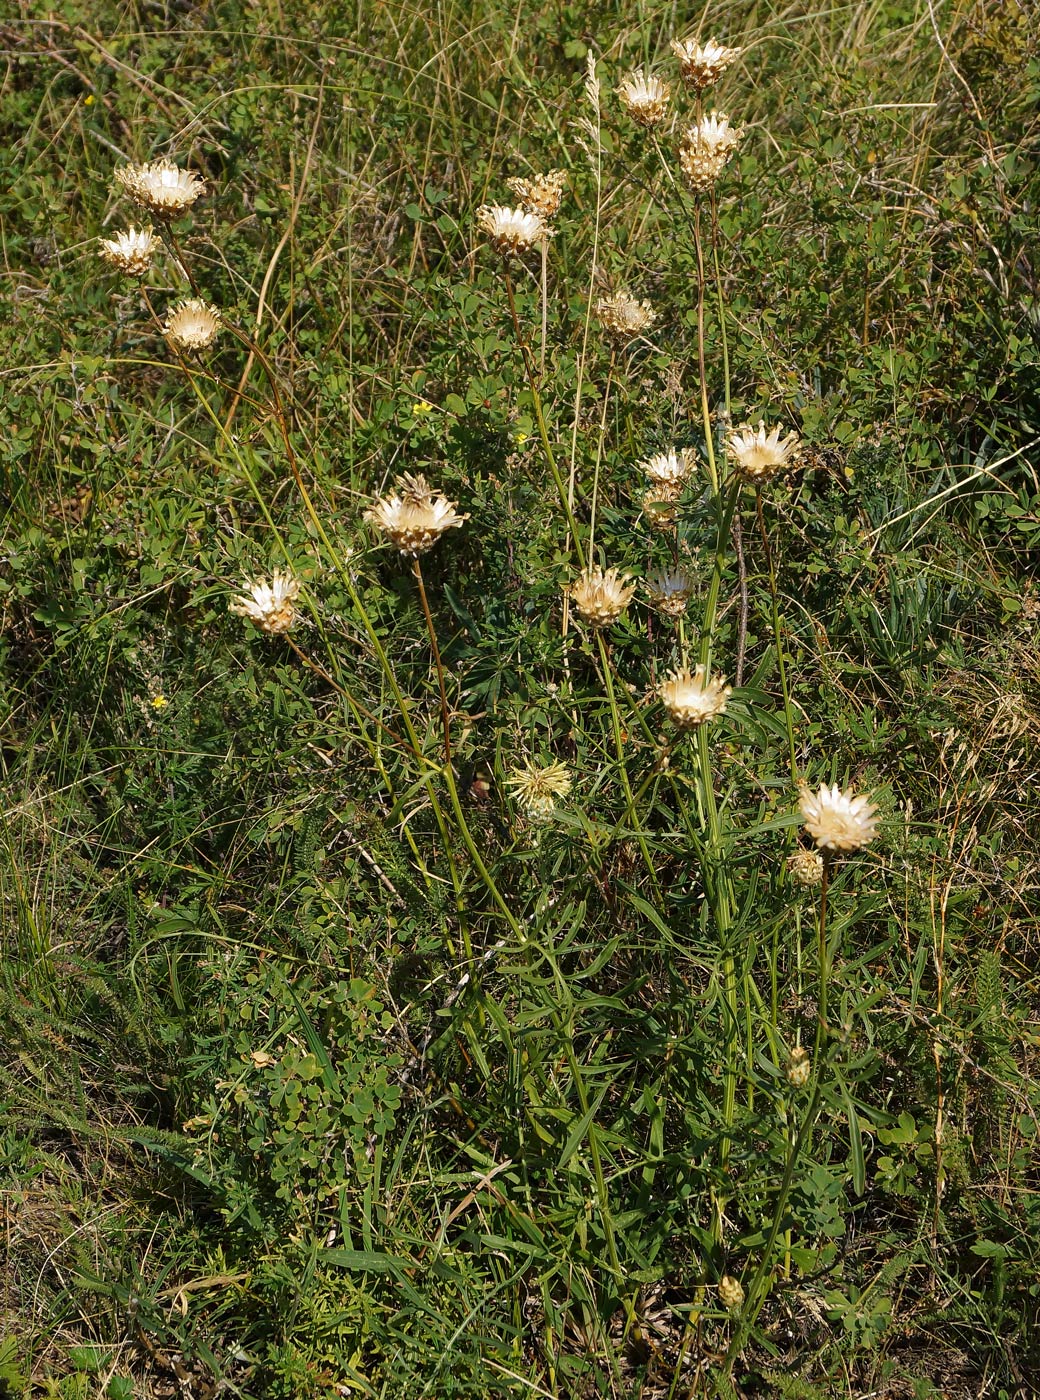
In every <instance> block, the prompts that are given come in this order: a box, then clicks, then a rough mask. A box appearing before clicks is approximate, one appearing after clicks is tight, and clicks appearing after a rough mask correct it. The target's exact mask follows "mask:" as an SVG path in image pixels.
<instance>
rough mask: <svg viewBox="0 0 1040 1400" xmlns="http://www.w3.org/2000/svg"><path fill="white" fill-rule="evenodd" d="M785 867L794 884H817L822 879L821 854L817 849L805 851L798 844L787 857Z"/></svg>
mask: <svg viewBox="0 0 1040 1400" xmlns="http://www.w3.org/2000/svg"><path fill="white" fill-rule="evenodd" d="M787 869H788V870H789V871H790V874H791V879H792V880H793V881H794V882H795V884H796V885H803V886H809V885H818V884H819V883H820V881H821V880H822V879H823V856H821V855H820V853H819V851H807V850H806V849H805V847H804V846H799V848H798V850H797V851H795V852H794V853H793V855H789V856H788V857H787Z"/></svg>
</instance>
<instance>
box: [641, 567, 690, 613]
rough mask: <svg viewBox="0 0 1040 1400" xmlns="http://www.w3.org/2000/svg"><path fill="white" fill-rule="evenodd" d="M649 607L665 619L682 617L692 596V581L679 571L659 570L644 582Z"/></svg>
mask: <svg viewBox="0 0 1040 1400" xmlns="http://www.w3.org/2000/svg"><path fill="white" fill-rule="evenodd" d="M645 587H646V591H647V595H648V596H649V599H650V606H651V607H652V608H656V610H657V611H658V612H659V613H663V614H664V616H665V617H682V615H683V613H684V612H685V611H686V605H687V603H688V602H689V601H690V598H691V597H692V596H693V580H692V579H691V578H690V576H689V574H684V573H683V572H682V570H681V569H659V570H658V571H657V573H654V574H651V575H650V577H649V578H648V579H647V580H646V584H645Z"/></svg>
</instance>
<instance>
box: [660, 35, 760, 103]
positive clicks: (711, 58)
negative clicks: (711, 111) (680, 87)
mask: <svg viewBox="0 0 1040 1400" xmlns="http://www.w3.org/2000/svg"><path fill="white" fill-rule="evenodd" d="M743 52H744V50H743V49H727V48H725V47H724V45H722V44H720V43H719V41H718V40H717V39H709V40H708V42H707V43H706V44H698V43H697V41H696V39H673V40H672V53H674V54H675V56H676V58H677V59H678V60H679V71H680V73H682V79H683V82H684V83H685V84H686V85H687V87H691V88H693V90H694V91H695V92H703V91H704V89H705V88H708V87H711V86H712V85H713V84H715V83H717V82H718V80H719V79H720V78H721V77H722V75H723V73H725V71H726V69H727V68H728V67H729V66H730V64H731V63H734V62H735V61H736V60H737V59H738V58H739V57H740V55H741V54H742V53H743Z"/></svg>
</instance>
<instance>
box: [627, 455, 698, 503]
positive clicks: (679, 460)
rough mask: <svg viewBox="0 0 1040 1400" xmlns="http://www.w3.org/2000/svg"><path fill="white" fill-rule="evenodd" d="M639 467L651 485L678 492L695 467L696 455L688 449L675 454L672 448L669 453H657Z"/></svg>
mask: <svg viewBox="0 0 1040 1400" xmlns="http://www.w3.org/2000/svg"><path fill="white" fill-rule="evenodd" d="M639 465H640V467H641V468H642V470H643V471H644V472H646V475H647V477H648V478H649V480H650V483H651V485H653V486H664V487H668V488H671V489H673V490H675V491H676V492H680V491H681V490H682V488H683V485H684V483H685V482H686V481H687V479H688V478H689V476H690V475H691V473H692V472H693V469H694V467H696V465H697V454H696V453H695V452H692V451H691V450H690V449H689V448H688V447H686V448H683V450H682V451H681V452H676V450H675V448H674V447H673V448H672V450H671V451H670V452H658V453H657V454H656V455H655V456H653V457H648V458H647V459H646V461H645V462H640V464H639Z"/></svg>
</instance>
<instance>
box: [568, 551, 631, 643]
mask: <svg viewBox="0 0 1040 1400" xmlns="http://www.w3.org/2000/svg"><path fill="white" fill-rule="evenodd" d="M630 580H631V575H629V574H619V573H618V570H617V569H601V568H600V567H599V566H598V565H596V566H594V567H593V568H589V569H586V570H585V572H584V573H583V574H581V575H580V576H579V578H578V581H577V582H576V583H572V584H571V586H570V589H569V592H570V597H571V601H572V602H573V604H574V607H575V610H576V611H577V614H578V616H579V617H580V618H581V620H582V622H584V623H585V625H586V626H587V627H591V628H593V629H594V630H598V629H599V628H601V627H609V626H610V625H611V623H612V622H616V621H617V619H618V618H619V617H620V616H621V614H622V613H623V612H624V611H625V609H626V608H627V607H628V605H629V603H630V602H631V601H632V597H633V595H634V593H635V591H636V586H635V584H634V583H632V582H631V581H630Z"/></svg>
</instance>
